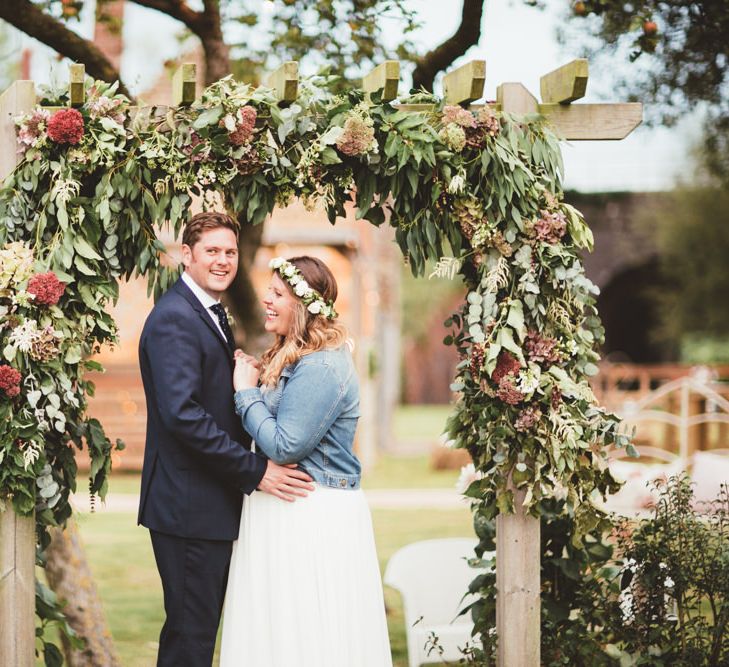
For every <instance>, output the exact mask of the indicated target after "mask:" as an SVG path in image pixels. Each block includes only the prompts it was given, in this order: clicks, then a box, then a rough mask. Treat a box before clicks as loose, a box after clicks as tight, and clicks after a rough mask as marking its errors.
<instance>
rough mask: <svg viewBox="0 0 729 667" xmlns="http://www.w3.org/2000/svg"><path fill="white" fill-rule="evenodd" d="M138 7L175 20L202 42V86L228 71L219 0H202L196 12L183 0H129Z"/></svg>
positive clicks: (227, 56) (228, 62)
mask: <svg viewBox="0 0 729 667" xmlns="http://www.w3.org/2000/svg"><path fill="white" fill-rule="evenodd" d="M133 2H135V3H136V4H138V5H141V6H142V7H148V8H149V9H155V10H157V11H158V12H162V13H163V14H167V16H170V17H172V18H173V19H177V20H178V21H181V22H182V23H184V24H185V26H187V28H188V29H189V30H190V31H191V32H192V33H193V34H194V35H196V36H197V37H198V38H199V39H200V41H201V42H202V47H203V51H204V52H205V85H206V86H209V85H210V84H211V83H213V82H215V81H217V80H218V79H221V78H223V77H224V76H226V75H227V74H230V55H229V49H228V46H227V45H226V43H225V41H224V40H223V27H222V20H221V16H220V2H219V0H203V11H201V12H196V11H194V10H192V9H190V7H188V6H187V4H186V3H185V1H184V0H133Z"/></svg>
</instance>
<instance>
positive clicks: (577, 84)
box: [539, 58, 588, 104]
mask: <svg viewBox="0 0 729 667" xmlns="http://www.w3.org/2000/svg"><path fill="white" fill-rule="evenodd" d="M587 77H588V63H587V60H586V59H585V58H578V59H577V60H573V61H571V62H568V63H567V64H566V65H562V67H558V68H557V69H555V70H553V71H551V72H549V74H545V75H544V76H543V77H541V78H540V79H539V88H540V92H541V95H542V102H543V103H544V104H569V103H570V102H573V101H574V100H579V99H580V98H581V97H584V96H585V91H586V90H587Z"/></svg>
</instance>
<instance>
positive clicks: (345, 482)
mask: <svg viewBox="0 0 729 667" xmlns="http://www.w3.org/2000/svg"><path fill="white" fill-rule="evenodd" d="M339 486H341V487H342V488H344V487H345V486H347V480H346V479H340V480H339Z"/></svg>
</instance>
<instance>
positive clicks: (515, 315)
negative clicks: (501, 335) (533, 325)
mask: <svg viewBox="0 0 729 667" xmlns="http://www.w3.org/2000/svg"><path fill="white" fill-rule="evenodd" d="M506 323H507V324H508V325H509V326H510V327H512V328H513V329H514V331H516V334H517V336H518V337H519V340H520V341H522V342H523V341H524V337H525V336H526V326H525V325H524V306H523V304H522V302H521V301H519V300H518V299H516V300H514V301H512V302H511V305H510V306H509V316H508V317H507V318H506Z"/></svg>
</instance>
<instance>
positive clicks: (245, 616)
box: [220, 257, 392, 667]
mask: <svg viewBox="0 0 729 667" xmlns="http://www.w3.org/2000/svg"><path fill="white" fill-rule="evenodd" d="M270 267H271V268H272V269H273V270H274V272H273V276H272V278H271V283H270V285H269V288H268V292H267V294H266V298H265V300H264V304H265V306H266V323H265V328H266V330H267V331H269V332H271V333H274V334H275V335H276V342H275V343H274V345H273V346H272V347H271V348H270V349H269V350H267V351H266V352H265V353H264V354H263V356H262V358H261V360H260V363H259V362H258V361H256V360H255V359H254V358H253V357H251V356H248V355H246V354H244V353H243V352H240V351H239V352H237V353H236V366H235V372H234V386H235V389H236V393H235V405H236V412H237V413H238V414H239V415H240V417H241V419H242V421H243V426H244V427H245V429H246V431H248V433H250V435H251V437H252V438H253V439H254V441H255V444H256V447H257V448H258V450H259V451H260V452H262V453H264V454H265V455H266V456H267V457H268V458H269V459H271V460H272V461H274V462H275V463H279V464H293V463H298V465H299V467H300V468H302V469H303V470H305V471H306V472H307V473H308V474H309V475H310V476H311V477H312V478H313V480H314V483H315V490H314V491H313V492H311V493H310V494H309V495H308V496H306V497H305V498H298V499H297V500H296V502H287V501H286V500H284V499H281V498H277V497H275V496H272V495H268V494H264V493H256V494H252V495H251V496H250V498H249V499H248V500H246V502H245V503H244V505H243V514H242V517H241V526H240V535H239V538H238V542H237V543H236V544H235V545H234V547H233V557H232V560H231V565H230V577H229V579H228V588H227V592H226V597H225V612H224V619H223V635H222V642H221V655H220V665H221V667H391V665H392V659H391V657H390V645H389V640H388V635H387V621H386V619H385V606H384V600H383V595H382V582H381V580H380V573H379V568H378V564H377V555H376V552H375V543H374V536H373V533H372V521H371V518H370V513H369V508H368V506H367V503H366V500H365V497H364V494H363V492H362V490H361V489H360V471H361V466H360V463H359V461H358V460H357V457H356V456H355V454H354V452H353V451H352V444H353V441H354V432H355V428H356V426H357V419H358V417H359V387H358V383H357V377H356V374H355V369H354V365H353V363H352V357H351V354H350V351H349V348H348V345H347V337H346V336H347V334H346V331H345V329H344V327H343V326H342V325H341V324H339V323H338V322H337V313H336V311H335V309H334V301H335V300H336V297H337V284H336V281H335V280H334V276H333V275H332V273H331V271H330V270H329V269H328V268H327V266H326V265H325V264H324V263H323V262H321V261H320V260H318V259H315V258H313V257H295V258H293V259H291V260H288V261H287V260H285V259H283V258H281V257H278V258H276V259H273V260H272V261H271V263H270ZM289 500H293V495H292V496H291V497H290V498H289Z"/></svg>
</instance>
